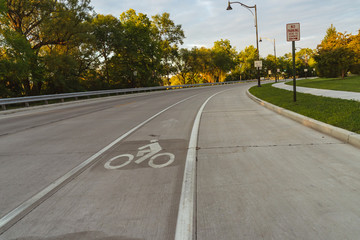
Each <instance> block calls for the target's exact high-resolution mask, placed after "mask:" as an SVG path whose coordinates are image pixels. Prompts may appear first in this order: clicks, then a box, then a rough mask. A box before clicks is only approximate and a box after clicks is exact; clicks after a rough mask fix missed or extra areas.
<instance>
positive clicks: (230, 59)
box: [212, 39, 236, 82]
mask: <svg viewBox="0 0 360 240" xmlns="http://www.w3.org/2000/svg"><path fill="white" fill-rule="evenodd" d="M235 59H236V50H235V49H234V48H233V47H232V46H231V44H230V41H229V40H227V39H226V40H223V39H221V40H220V41H216V42H215V43H214V46H213V48H212V61H213V76H214V77H215V81H216V82H223V81H224V80H225V77H226V74H227V73H228V72H230V70H231V69H232V68H234V67H235Z"/></svg>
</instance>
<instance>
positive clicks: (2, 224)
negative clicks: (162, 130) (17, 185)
mask: <svg viewBox="0 0 360 240" xmlns="http://www.w3.org/2000/svg"><path fill="white" fill-rule="evenodd" d="M197 95H198V94H196V95H193V96H191V97H188V98H185V99H183V100H181V101H179V102H177V103H174V104H172V105H171V106H169V107H167V108H165V109H163V110H162V111H160V112H158V113H157V114H155V115H153V116H152V117H150V118H148V119H147V120H145V121H144V122H142V123H140V124H139V125H137V126H136V127H134V128H133V129H131V130H130V131H128V132H126V133H125V134H123V135H122V136H120V137H119V138H117V139H116V140H114V141H113V142H112V143H110V144H109V145H107V146H106V147H104V148H103V149H101V150H100V151H99V152H97V153H95V154H94V155H92V156H91V157H90V158H88V159H87V160H85V161H84V162H82V163H81V164H79V165H78V166H76V167H75V168H73V169H72V170H70V171H69V172H68V173H66V174H65V175H64V176H62V177H60V178H58V179H57V180H55V181H54V182H53V183H51V184H50V185H49V186H47V187H46V188H45V189H43V190H41V191H40V192H38V193H37V194H35V195H34V196H33V197H31V198H30V199H28V200H26V201H25V202H23V203H22V204H21V205H19V206H18V207H17V208H15V209H13V210H12V211H11V212H9V213H8V214H6V215H5V216H4V217H2V218H1V219H0V235H1V234H2V233H4V232H5V231H6V230H7V229H9V228H10V227H11V226H12V225H14V224H15V223H16V222H17V221H19V220H20V219H21V218H23V217H24V216H26V215H27V214H28V213H29V212H30V211H32V210H33V209H34V208H36V207H37V206H38V205H40V204H41V203H42V202H43V201H45V200H46V199H47V198H49V197H50V196H51V195H52V194H54V193H55V192H56V191H58V190H59V189H61V188H62V187H63V186H65V185H66V184H67V183H69V182H70V181H71V180H72V179H74V178H75V177H76V176H78V175H79V174H80V173H82V172H83V171H84V170H85V169H87V168H88V167H90V166H91V165H92V164H93V163H95V160H96V159H97V158H98V157H99V156H100V155H102V154H103V153H105V152H106V151H108V150H109V149H110V148H111V147H113V146H114V145H116V144H117V143H119V142H120V141H121V140H123V139H124V138H126V137H127V136H129V135H130V134H132V133H133V132H135V131H136V130H138V129H139V128H140V127H142V126H144V125H145V124H147V123H148V122H150V121H151V120H153V119H154V118H156V117H157V116H159V115H160V114H162V113H164V112H166V111H167V110H169V109H170V108H172V107H174V106H176V105H178V104H180V103H182V102H185V101H187V100H189V99H191V98H193V97H195V96H197Z"/></svg>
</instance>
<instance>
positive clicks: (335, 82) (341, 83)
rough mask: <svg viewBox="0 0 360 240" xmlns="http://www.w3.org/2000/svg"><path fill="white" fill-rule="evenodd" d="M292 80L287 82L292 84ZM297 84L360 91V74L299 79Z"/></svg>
mask: <svg viewBox="0 0 360 240" xmlns="http://www.w3.org/2000/svg"><path fill="white" fill-rule="evenodd" d="M292 83H293V82H292V81H290V82H287V83H286V84H288V85H292ZM296 85H297V86H300V87H309V88H319V89H329V90H339V91H349V92H360V76H353V77H347V78H344V79H341V78H315V79H303V80H297V81H296Z"/></svg>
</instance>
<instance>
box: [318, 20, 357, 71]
mask: <svg viewBox="0 0 360 240" xmlns="http://www.w3.org/2000/svg"><path fill="white" fill-rule="evenodd" d="M351 40H352V38H351V34H347V33H340V32H337V31H336V29H335V27H333V25H331V27H330V28H329V29H328V30H327V34H326V36H325V37H324V39H323V40H322V42H321V44H320V45H318V47H317V54H316V55H315V56H314V58H315V60H316V62H317V66H318V71H319V73H320V76H324V77H338V76H341V77H342V78H344V77H345V76H346V74H347V72H348V71H349V70H350V67H351V65H352V64H354V62H355V56H356V55H355V52H354V51H353V49H351V48H350V42H351Z"/></svg>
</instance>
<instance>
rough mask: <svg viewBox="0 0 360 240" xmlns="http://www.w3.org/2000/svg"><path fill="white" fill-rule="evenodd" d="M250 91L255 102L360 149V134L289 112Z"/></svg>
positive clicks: (249, 94)
mask: <svg viewBox="0 0 360 240" xmlns="http://www.w3.org/2000/svg"><path fill="white" fill-rule="evenodd" d="M249 89H250V88H248V90H247V91H246V94H247V96H248V97H249V98H250V99H252V100H253V101H254V102H257V103H258V104H260V105H261V106H263V107H266V108H268V109H270V110H272V111H273V112H275V113H277V114H280V115H282V116H285V117H287V118H290V119H292V120H294V121H296V122H298V123H300V124H302V125H304V126H306V127H309V128H312V129H314V130H316V131H318V132H321V133H324V134H326V135H328V136H331V137H334V138H336V139H338V140H340V141H342V142H345V143H348V144H351V145H352V146H354V147H357V148H360V134H357V133H354V132H351V131H348V130H345V129H342V128H339V127H335V126H332V125H330V124H327V123H324V122H320V121H318V120H315V119H313V118H310V117H306V116H304V115H301V114H299V113H296V112H292V111H290V110H287V109H285V108H282V107H279V106H276V105H274V104H271V103H269V102H266V101H264V100H262V99H260V98H258V97H255V96H254V95H252V94H251V93H250V92H249Z"/></svg>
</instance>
